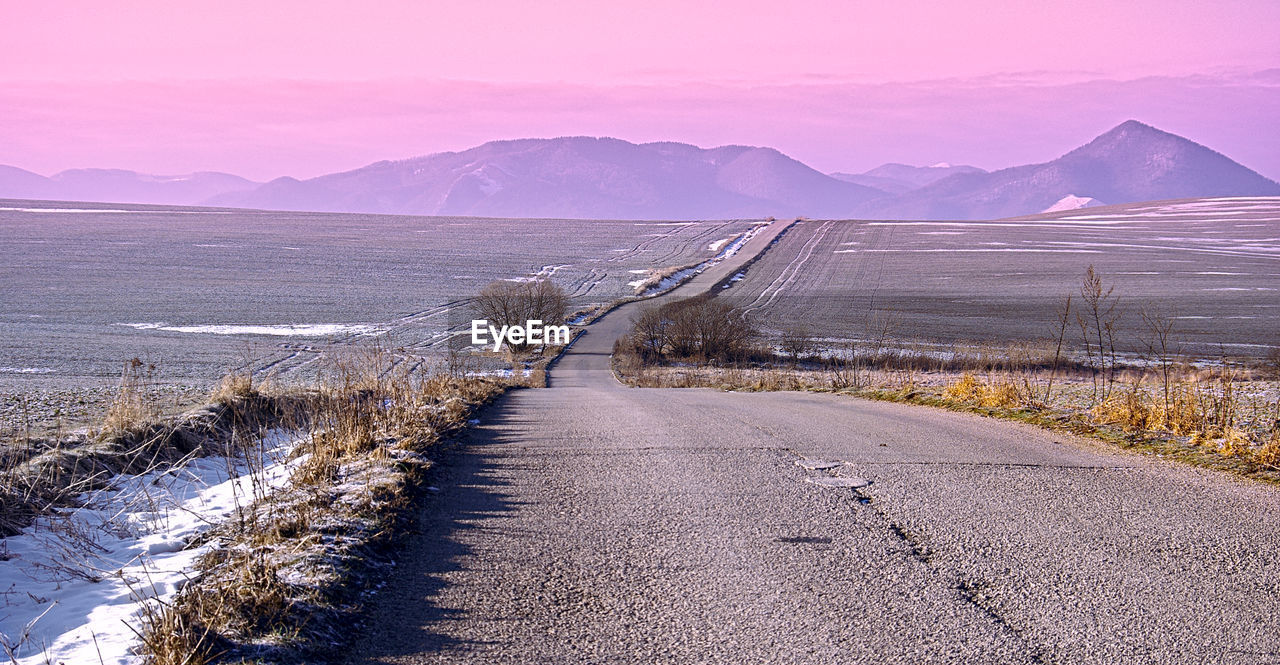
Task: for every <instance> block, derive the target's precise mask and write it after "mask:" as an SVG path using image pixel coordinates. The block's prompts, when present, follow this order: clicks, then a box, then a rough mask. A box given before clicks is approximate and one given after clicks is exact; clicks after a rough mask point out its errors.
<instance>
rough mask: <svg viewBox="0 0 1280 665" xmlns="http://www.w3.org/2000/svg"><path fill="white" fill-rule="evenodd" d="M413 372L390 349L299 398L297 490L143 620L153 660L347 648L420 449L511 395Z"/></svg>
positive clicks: (279, 494) (243, 522)
mask: <svg viewBox="0 0 1280 665" xmlns="http://www.w3.org/2000/svg"><path fill="white" fill-rule="evenodd" d="M409 366H410V365H408V364H406V363H400V362H397V361H396V359H395V358H394V357H393V355H392V354H389V353H387V352H386V351H385V350H383V349H381V348H369V349H361V350H353V351H349V352H347V353H345V354H343V355H340V356H336V357H334V358H333V359H332V361H331V363H330V365H329V366H328V368H327V370H326V372H325V374H324V378H323V379H322V381H321V382H320V384H319V385H318V386H317V387H315V388H313V389H311V390H308V391H306V393H305V395H304V396H302V397H305V400H304V402H305V407H304V408H305V411H306V417H305V418H304V419H302V420H303V421H305V423H306V425H305V436H304V437H303V438H302V440H301V443H300V444H299V445H298V446H297V448H296V449H295V454H297V455H299V456H300V459H299V462H298V463H297V465H296V467H295V469H294V471H293V473H292V476H291V477H290V479H289V482H288V484H287V485H286V486H285V487H284V488H282V489H280V490H278V491H276V492H274V493H271V494H269V495H267V496H264V497H262V498H261V499H260V500H258V501H256V502H255V503H254V504H253V505H252V506H249V507H247V508H246V509H245V510H244V511H242V513H240V515H239V516H238V517H237V518H236V519H233V520H231V521H229V522H227V523H225V524H223V525H221V526H220V527H218V528H217V529H216V531H215V534H214V535H213V536H212V537H213V538H215V539H216V541H217V543H218V546H217V547H216V548H215V549H213V550H212V551H211V552H210V553H209V554H207V555H205V556H204V557H202V558H201V559H200V561H198V563H197V578H196V579H195V581H193V582H192V583H190V584H188V585H187V586H186V587H185V588H184V589H183V591H182V592H181V593H180V594H179V595H178V596H177V597H176V598H175V599H174V600H173V602H171V603H169V604H168V605H166V606H163V607H161V608H160V609H158V610H157V612H156V613H155V614H154V616H152V617H150V618H149V619H148V621H147V625H146V630H144V631H143V634H144V644H145V645H146V647H147V650H148V654H149V655H148V657H149V662H150V663H152V664H153V665H174V664H178V663H207V662H223V661H227V660H231V661H244V660H252V661H299V660H303V661H306V660H310V659H312V658H314V657H316V654H318V653H320V652H322V651H324V650H325V649H327V648H331V645H333V644H340V643H341V642H342V641H343V635H344V630H345V625H344V623H343V621H344V619H345V618H346V617H348V616H349V615H350V613H351V612H352V611H353V610H354V608H355V606H356V603H357V600H358V594H359V592H360V591H361V590H362V589H364V588H367V586H368V585H369V584H370V583H371V582H370V580H371V579H372V578H373V577H375V576H376V574H377V567H378V564H379V562H380V561H382V560H383V548H385V546H386V545H387V543H388V542H390V540H391V539H393V538H394V537H395V535H396V534H398V533H400V532H401V530H402V519H403V515H404V511H405V509H406V508H407V507H408V506H409V505H411V501H412V498H413V496H414V494H415V492H416V488H417V487H418V486H419V484H420V481H421V479H422V476H423V473H424V471H425V470H426V469H427V468H429V467H430V465H431V462H430V460H429V459H428V458H427V457H426V456H425V455H424V454H423V453H424V452H425V451H427V450H428V449H429V448H430V447H431V446H432V445H434V444H435V443H437V442H439V441H440V440H441V439H442V438H443V437H446V436H448V435H450V434H451V433H453V432H455V431H457V430H459V429H460V428H462V427H464V426H465V425H466V422H467V418H468V417H469V416H470V414H471V413H472V412H473V411H474V409H476V408H477V407H478V406H479V405H482V404H484V403H486V402H488V401H489V400H491V399H492V398H494V397H495V396H496V395H498V394H499V393H501V392H502V391H503V390H504V389H505V388H506V387H507V385H508V384H506V383H504V382H500V381H496V380H493V379H487V378H465V377H458V376H450V375H448V374H447V373H424V372H415V371H411V370H410V369H408V367H409ZM241 385H243V384H241ZM231 393H232V394H234V395H237V396H238V397H237V398H238V399H243V398H244V397H243V395H242V394H241V391H236V390H232V391H231Z"/></svg>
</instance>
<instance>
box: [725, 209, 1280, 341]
mask: <svg viewBox="0 0 1280 665" xmlns="http://www.w3.org/2000/svg"><path fill="white" fill-rule="evenodd" d="M1090 264H1092V265H1094V266H1095V267H1096V268H1097V270H1098V271H1099V272H1100V273H1101V275H1102V277H1103V279H1104V281H1105V283H1106V285H1107V286H1108V287H1110V286H1114V287H1115V295H1117V296H1118V297H1119V300H1120V311H1121V312H1122V318H1121V321H1120V329H1119V331H1120V335H1119V338H1118V340H1117V342H1118V345H1119V346H1120V347H1121V348H1122V349H1126V350H1131V351H1136V350H1141V349H1142V338H1143V335H1144V331H1143V328H1142V321H1141V317H1140V314H1141V312H1142V310H1144V309H1147V310H1149V311H1155V312H1159V313H1161V314H1162V315H1164V316H1167V317H1169V318H1171V319H1172V320H1174V322H1175V337H1176V342H1177V346H1178V347H1179V348H1180V349H1181V350H1183V351H1185V352H1187V353H1190V354H1194V355H1199V356H1206V357H1217V356H1220V355H1223V354H1225V355H1229V356H1265V355H1266V354H1267V353H1269V352H1270V350H1271V349H1273V348H1275V347H1277V346H1280V199H1277V198H1238V199H1203V200H1188V201H1172V202H1158V203H1153V204H1137V205H1130V206H1109V207H1100V208H1089V209H1086V210H1074V211H1067V212H1060V213H1054V214H1045V215H1037V216H1034V217H1029V218H1025V219H1017V220H1001V221H989V222H933V221H930V222H923V221H921V222H910V221H908V222H893V221H838V222H820V221H814V222H804V223H801V224H798V225H796V226H795V227H794V228H792V230H791V231H789V232H788V233H787V235H786V236H785V237H784V238H783V239H782V241H781V242H780V243H779V244H778V245H777V246H775V247H774V248H773V249H771V250H770V251H769V253H768V254H766V255H765V257H764V259H762V260H761V261H760V262H758V263H756V264H754V265H753V266H751V267H750V269H748V270H747V272H746V275H745V276H744V277H743V278H742V279H740V280H738V281H737V282H735V283H734V284H733V285H732V287H731V288H730V289H726V290H724V291H723V292H722V295H721V297H722V298H732V299H734V300H735V301H736V302H737V303H738V304H740V305H742V306H743V307H744V308H746V309H748V310H751V311H752V313H753V314H754V315H755V316H756V317H757V320H758V321H760V322H761V323H762V324H763V325H764V326H765V327H766V328H772V329H774V330H779V329H781V328H783V327H784V326H786V325H791V324H797V323H800V324H804V325H807V326H808V327H810V328H811V329H812V330H813V331H814V332H815V333H816V334H817V335H819V336H821V337H826V338H843V339H848V338H866V337H869V336H872V335H873V332H874V331H873V330H871V329H872V328H875V327H876V326H877V324H878V323H881V322H883V320H884V313H885V312H890V314H889V319H890V323H891V331H890V332H891V333H892V335H893V336H895V337H899V338H920V339H925V340H933V341H940V342H952V341H966V340H968V341H1007V340H1034V339H1040V338H1046V337H1049V336H1050V335H1051V329H1052V322H1053V320H1054V318H1055V313H1056V309H1057V308H1059V307H1061V305H1062V303H1063V301H1064V299H1065V298H1066V296H1067V294H1069V293H1075V294H1076V299H1075V301H1076V304H1077V305H1078V304H1079V301H1080V298H1079V287H1080V279H1081V277H1082V276H1083V275H1084V272H1085V268H1086V267H1088V266H1089V265H1090ZM1068 334H1069V338H1068V339H1069V341H1072V340H1074V339H1075V338H1076V337H1078V336H1079V330H1078V327H1077V326H1076V324H1075V321H1074V319H1072V321H1071V329H1070V330H1069V331H1068Z"/></svg>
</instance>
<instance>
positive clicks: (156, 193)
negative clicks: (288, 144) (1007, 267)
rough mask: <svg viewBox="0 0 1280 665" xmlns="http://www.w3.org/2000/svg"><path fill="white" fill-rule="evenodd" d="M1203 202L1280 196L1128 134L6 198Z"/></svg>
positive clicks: (548, 156)
mask: <svg viewBox="0 0 1280 665" xmlns="http://www.w3.org/2000/svg"><path fill="white" fill-rule="evenodd" d="M1201 196H1280V184H1277V183H1276V182H1274V181H1272V180H1269V179H1267V178H1265V177H1263V176H1262V175H1259V174H1258V173H1255V172H1253V171H1251V170H1249V169H1248V168H1246V167H1244V166H1242V165H1240V164H1238V163H1236V162H1234V161H1232V160H1231V159H1229V158H1228V157H1226V156H1224V155H1222V154H1220V153H1217V152H1214V151H1213V150H1211V149H1209V148H1206V147H1204V146H1202V145H1200V144H1198V143H1194V142H1192V141H1190V140H1187V139H1185V138H1182V137H1180V136H1177V135H1174V134H1170V133H1168V132H1163V131H1161V130H1159V129H1156V128H1154V127H1151V126H1149V125H1145V124H1143V123H1140V122H1137V121H1134V120H1130V121H1127V122H1125V123H1122V124H1120V125H1119V126H1117V127H1115V128H1113V129H1111V130H1110V131H1108V132H1106V133H1104V134H1102V135H1101V136H1099V137H1097V138H1095V139H1094V140H1092V141H1090V142H1089V143H1087V144H1085V145H1083V146H1081V147H1079V148H1077V149H1075V150H1072V151H1071V152H1068V153H1067V154H1065V155H1063V156H1061V157H1059V158H1057V159H1054V160H1052V161H1048V162H1044V163H1040V164H1029V165H1025V166H1015V167H1011V168H1006V169H1000V170H998V171H990V172H988V171H984V170H982V169H979V168H976V167H972V166H952V165H949V164H935V165H933V166H927V167H915V166H908V165H905V164H885V165H883V166H880V167H877V168H875V169H872V170H870V171H867V172H865V173H860V174H848V173H832V174H824V173H821V172H819V171H817V170H815V169H813V168H810V167H809V166H807V165H805V164H803V163H801V162H799V161H797V160H795V159H792V158H791V157H788V156H787V155H784V154H783V153H781V152H779V151H777V150H774V149H772V148H766V147H749V146H722V147H718V148H709V149H707V148H699V147H696V146H692V145H687V144H683V143H672V142H658V143H644V144H635V143H629V142H627V141H622V140H619V139H612V138H589V137H565V138H555V139H519V140H511V141H493V142H490V143H485V144H483V145H480V146H477V147H475V148H471V149H469V150H464V151H461V152H443V153H437V154H434V155H428V156H424V157H416V158H412V159H406V160H400V161H382V162H376V163H374V164H370V165H368V166H365V167H362V168H358V169H355V170H352V171H345V172H342V173H333V174H329V175H324V176H320V177H316V178H310V179H306V180H298V179H295V178H290V177H283V178H277V179H275V180H272V181H270V182H267V183H255V182H252V181H250V180H246V179H244V178H240V177H238V176H234V175H229V174H225V173H209V172H205V173H195V174H191V175H186V176H150V175H144V174H138V173H134V172H132V171H119V170H103V169H78V170H73V171H63V172H61V173H59V174H57V175H54V176H52V177H49V178H45V177H43V176H40V175H38V174H35V173H31V172H29V171H23V170H22V169H17V168H14V167H5V166H0V197H9V198H38V199H53V200H71V201H102V202H133V203H162V204H175V205H197V204H198V205H217V206H228V207H246V208H261V209H280V210H314V211H332V212H368V213H393V214H414V215H469V216H484V217H560V218H599V219H608V218H613V219H705V218H733V217H764V216H770V215H772V216H779V217H782V216H807V217H817V218H823V217H826V218H881V219H994V218H1004V217H1013V216H1020V215H1028V214H1034V213H1038V212H1041V211H1044V210H1047V209H1049V208H1054V209H1068V208H1071V207H1081V206H1087V205H1098V204H1100V203H1101V202H1106V203H1109V204H1114V203H1128V202H1135V201H1148V200H1157V199H1173V198H1190V197H1201Z"/></svg>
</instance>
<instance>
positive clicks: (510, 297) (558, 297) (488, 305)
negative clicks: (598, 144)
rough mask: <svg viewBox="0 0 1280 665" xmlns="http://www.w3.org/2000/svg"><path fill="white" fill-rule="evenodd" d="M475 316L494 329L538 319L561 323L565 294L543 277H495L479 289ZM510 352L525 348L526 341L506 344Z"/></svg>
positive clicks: (522, 324)
mask: <svg viewBox="0 0 1280 665" xmlns="http://www.w3.org/2000/svg"><path fill="white" fill-rule="evenodd" d="M473 307H474V308H475V312H476V316H477V318H481V319H485V320H487V321H488V322H489V324H490V325H492V326H493V327H495V328H500V327H502V326H517V325H518V326H524V325H526V324H527V322H529V321H534V320H537V321H542V325H543V326H558V325H562V324H564V321H565V313H566V312H567V311H568V309H569V297H568V296H567V295H566V294H565V292H564V289H561V288H560V287H559V286H556V285H555V284H553V283H551V281H550V280H547V279H534V280H529V281H525V282H511V281H507V280H499V281H496V282H492V283H490V284H489V285H488V286H486V287H484V288H483V289H481V291H480V295H478V296H476V298H475V301H474V303H473ZM509 346H510V348H511V350H512V351H514V352H520V351H525V350H527V349H528V344H525V343H520V344H513V345H509Z"/></svg>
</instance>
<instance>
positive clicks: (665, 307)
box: [626, 296, 757, 362]
mask: <svg viewBox="0 0 1280 665" xmlns="http://www.w3.org/2000/svg"><path fill="white" fill-rule="evenodd" d="M756 338H757V332H756V330H755V328H754V327H753V326H752V325H751V324H750V322H748V321H747V320H746V319H745V317H743V315H742V311H741V310H739V309H738V308H736V307H734V306H732V305H729V304H727V303H724V302H720V301H718V300H715V299H714V298H711V297H708V296H699V297H696V298H686V299H683V300H676V301H673V302H668V303H665V304H662V305H659V306H654V307H649V308H646V309H644V310H641V312H640V313H639V314H638V315H637V316H636V318H635V319H634V321H633V325H632V330H631V333H630V334H629V335H628V336H627V338H626V339H627V346H628V347H630V349H631V350H632V352H633V353H634V354H635V355H636V356H638V357H639V359H640V360H641V361H643V362H655V361H659V360H691V361H697V362H712V361H716V362H733V361H738V360H742V359H744V358H746V357H748V356H749V355H751V354H752V353H753V352H754V351H755V347H754V346H753V344H754V342H755V340H756Z"/></svg>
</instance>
